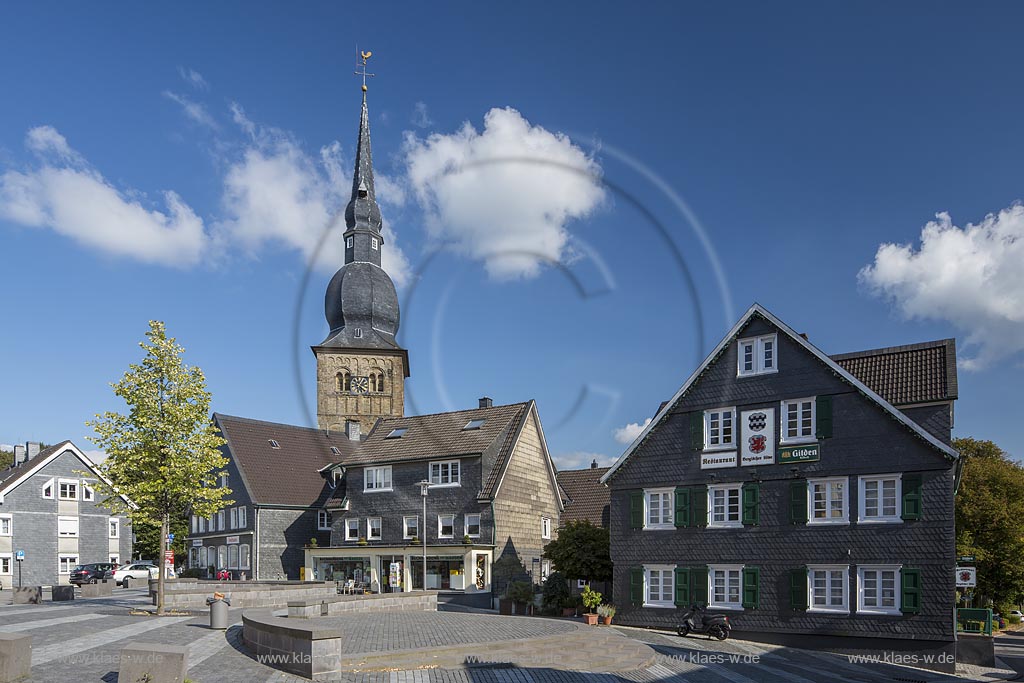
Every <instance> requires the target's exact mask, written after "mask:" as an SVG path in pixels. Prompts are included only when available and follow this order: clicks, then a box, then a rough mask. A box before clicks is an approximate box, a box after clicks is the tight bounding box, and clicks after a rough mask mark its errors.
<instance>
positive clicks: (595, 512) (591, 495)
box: [558, 467, 611, 527]
mask: <svg viewBox="0 0 1024 683" xmlns="http://www.w3.org/2000/svg"><path fill="white" fill-rule="evenodd" d="M609 469H611V468H610V467H588V468H587V469H585V470H563V471H561V472H559V473H558V485H559V486H561V487H562V490H563V491H565V495H566V496H568V498H569V502H568V503H566V505H565V511H563V512H562V516H561V522H562V523H565V522H569V521H575V520H582V519H585V520H588V521H590V523H591V524H594V525H595V526H604V527H606V526H608V506H609V504H610V503H611V490H610V489H609V488H608V487H607V486H605V485H604V484H602V483H601V477H603V476H604V473H605V472H607V471H608V470H609Z"/></svg>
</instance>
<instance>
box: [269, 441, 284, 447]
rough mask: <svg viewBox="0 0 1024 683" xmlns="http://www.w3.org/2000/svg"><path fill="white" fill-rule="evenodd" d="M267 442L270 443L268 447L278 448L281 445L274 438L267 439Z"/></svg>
mask: <svg viewBox="0 0 1024 683" xmlns="http://www.w3.org/2000/svg"><path fill="white" fill-rule="evenodd" d="M267 443H269V444H270V447H271V448H280V447H281V444H279V443H278V442H277V441H275V440H274V439H267Z"/></svg>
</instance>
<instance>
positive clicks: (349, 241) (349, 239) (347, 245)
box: [345, 235, 352, 249]
mask: <svg viewBox="0 0 1024 683" xmlns="http://www.w3.org/2000/svg"><path fill="white" fill-rule="evenodd" d="M345 248H346V249H351V248H352V236H351V235H349V236H348V237H346V238H345Z"/></svg>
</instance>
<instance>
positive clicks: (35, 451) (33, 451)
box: [25, 441, 39, 460]
mask: <svg viewBox="0 0 1024 683" xmlns="http://www.w3.org/2000/svg"><path fill="white" fill-rule="evenodd" d="M25 447H26V448H27V449H28V458H26V459H27V460H31V459H32V458H34V457H36V456H37V455H39V442H38V441H29V442H28V443H26V444H25Z"/></svg>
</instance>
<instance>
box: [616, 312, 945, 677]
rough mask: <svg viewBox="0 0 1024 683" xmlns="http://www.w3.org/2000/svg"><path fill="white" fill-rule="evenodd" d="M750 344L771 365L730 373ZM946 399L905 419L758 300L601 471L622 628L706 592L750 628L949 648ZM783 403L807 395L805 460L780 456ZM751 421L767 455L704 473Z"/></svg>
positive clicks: (838, 643)
mask: <svg viewBox="0 0 1024 683" xmlns="http://www.w3.org/2000/svg"><path fill="white" fill-rule="evenodd" d="M748 338H752V339H759V338H764V339H771V340H772V344H771V356H772V359H771V365H772V368H771V371H768V372H763V373H760V374H751V375H749V376H740V372H739V368H740V367H741V364H740V359H739V358H738V353H739V340H746V339H748ZM949 367H952V372H953V373H954V375H953V377H954V379H953V382H952V384H951V385H950V389H952V391H953V392H955V364H953V365H951V366H949ZM942 371H943V372H948V371H949V368H948V367H947V368H944V369H943V370H942ZM954 397H955V393H950V391H947V392H946V393H945V394H943V395H941V396H937V397H935V398H934V400H933V401H932V405H928V406H921V407H919V408H916V409H913V410H909V409H908V410H907V412H906V413H901V412H900V411H899V410H898V409H896V408H895V407H894V406H892V405H891V404H889V403H888V402H886V401H885V400H884V399H882V398H881V397H880V396H878V394H877V393H876V392H873V391H872V389H871V388H870V387H867V386H865V385H863V384H861V383H860V382H859V381H858V380H856V379H854V378H853V377H852V376H851V375H849V374H847V373H846V371H845V370H843V368H842V367H841V366H839V365H836V363H835V362H833V361H830V360H829V359H828V358H827V357H826V356H824V354H822V353H821V352H820V351H817V350H816V349H814V348H813V347H812V346H811V345H810V344H809V343H808V342H807V341H806V340H804V339H801V338H800V337H799V335H797V334H796V333H795V332H793V330H792V329H790V328H789V327H788V326H786V325H785V324H784V323H782V322H781V321H780V320H778V319H777V318H775V317H774V316H772V315H771V314H770V313H768V312H767V311H765V310H764V309H763V308H761V307H760V306H756V305H755V306H754V307H752V308H751V309H750V310H749V311H748V312H747V314H746V315H745V316H744V317H743V319H742V320H741V321H740V323H739V324H738V325H737V327H736V328H734V330H733V331H732V332H731V333H730V335H729V336H728V337H727V338H726V339H725V340H724V341H723V343H722V344H721V345H720V346H719V348H718V349H716V351H715V352H714V353H713V354H712V356H711V357H710V358H709V359H708V361H706V362H705V364H704V365H703V366H702V367H701V368H700V369H699V370H698V371H697V372H696V373H695V374H694V376H693V377H692V378H691V380H690V381H689V382H688V384H687V385H685V386H684V388H683V389H682V390H680V392H679V393H677V395H676V396H675V397H674V398H673V400H672V401H669V402H668V404H667V405H666V406H665V407H664V408H663V409H662V410H661V411H659V413H658V415H657V417H656V418H655V419H654V420H653V422H652V424H651V426H650V427H648V429H647V430H645V432H644V433H643V434H641V436H640V437H638V439H637V441H636V442H635V443H634V444H633V445H632V446H631V447H630V449H629V450H628V451H627V452H626V454H624V456H623V457H622V458H620V460H619V461H618V462H617V463H616V465H615V466H614V467H613V469H612V470H611V471H610V472H609V473H608V474H607V475H605V477H604V479H603V481H605V483H606V484H607V485H608V486H609V487H610V488H611V519H610V522H611V551H612V560H613V562H614V565H615V578H614V589H613V602H614V603H615V604H616V605H617V606H618V614H617V617H616V619H617V621H619V622H620V623H623V624H627V625H636V626H652V627H662V628H674V627H675V626H676V625H677V624H678V623H679V621H680V615H681V613H682V611H683V608H684V606H686V605H689V604H692V603H694V602H699V603H704V604H708V603H711V605H712V609H713V610H714V611H724V612H725V613H727V614H729V616H730V620H731V622H732V625H733V627H734V629H735V631H736V632H737V633H738V634H743V635H745V636H748V637H753V638H759V639H763V640H774V641H779V642H806V636H807V635H809V634H814V635H815V637H816V640H817V642H818V643H819V644H828V646H830V647H833V648H838V649H844V648H849V649H858V648H865V647H866V648H872V647H888V648H890V649H911V650H914V651H915V652H929V653H932V654H933V655H935V654H938V655H945V656H947V658H948V656H949V655H950V653H952V651H953V641H954V634H953V631H952V623H951V617H950V613H951V612H950V610H951V608H952V599H953V594H954V590H955V589H954V580H953V577H954V574H953V568H954V566H955V557H954V521H953V496H954V492H955V485H956V482H955V478H956V463H957V455H956V453H955V452H954V451H952V449H950V448H949V447H948V445H947V444H949V442H950V433H949V426H950V421H951V419H952V400H953V398H954ZM792 399H804V401H803V404H804V405H805V408H804V413H799V412H798V415H805V414H806V412H807V411H806V406H807V405H810V406H813V409H812V410H813V412H812V413H811V415H812V416H813V422H815V425H814V427H815V428H814V430H813V434H812V435H810V436H804V437H802V442H801V446H804V447H817V449H818V457H819V459H818V460H812V461H803V462H786V463H783V462H780V454H781V451H780V449H781V447H782V446H784V445H785V444H781V443H780V438H781V437H782V435H783V434H784V431H783V430H787V428H788V427H789V425H788V424H787V422H786V421H785V419H784V418H785V416H787V415H788V412H786V413H785V414H784V412H783V408H784V403H783V402H784V401H787V400H792ZM723 408H725V409H730V410H734V411H735V412H734V413H733V417H732V426H731V430H732V432H733V434H732V441H733V446H732V447H731V448H728V447H723V448H720V449H719V450H717V451H715V450H712V449H713V448H714V444H713V443H711V442H712V441H713V440H714V438H717V439H718V440H719V441H722V440H723V439H724V431H723V429H724V427H723V422H722V420H721V419H719V420H718V421H717V422H714V418H713V417H710V418H709V415H711V414H712V413H714V414H717V415H719V417H721V415H722V411H721V409H723ZM786 408H787V411H788V406H786ZM706 411H710V413H708V412H706ZM757 414H760V415H762V416H764V415H767V416H769V418H768V419H769V421H770V422H772V424H771V427H770V428H773V429H774V434H770V435H769V436H768V441H767V442H764V441H762V442H761V443H762V445H764V446H766V450H765V451H762V452H770V451H772V450H774V458H773V460H772V461H771V462H766V463H762V464H757V465H751V466H743V465H740V464H739V463H740V462H741V461H740V460H734V461H732V462H734V463H735V464H733V465H731V466H721V467H714V468H711V467H708V465H710V464H713V461H714V460H716V459H720V461H719V464H721V462H729V457H730V456H729V455H728V453H730V452H731V451H732V452H733V456H734V457H736V458H738V457H739V456H736V455H735V452H737V451H742V450H743V448H744V447H745V445H747V444H748V443H749V444H753V443H754V442H750V441H749V439H751V438H756V436H757V434H758V433H759V434H764V431H763V430H761V431H760V432H757V431H756V430H757V429H758V428H759V427H761V425H760V424H753V425H752V426H751V424H746V423H744V421H743V416H744V415H746V416H747V417H748V418H751V417H752V415H757ZM911 418H912V419H914V420H921V421H922V423H923V424H920V423H917V422H916V421H914V422H912V421H911ZM709 419H711V420H712V421H711V422H709ZM908 423H909V424H908ZM716 424H717V427H718V431H717V432H715V434H714V435H712V433H711V432H710V431H709V430H710V429H711V428H714V427H715V425H716ZM797 438H800V437H797ZM718 445H719V446H723V444H718ZM751 447H753V446H752V445H751ZM723 454H724V455H723ZM702 458H703V459H704V460H703V464H704V467H702ZM875 477H880V478H877V479H873V478H875ZM862 479H863V482H862ZM821 480H825V481H821ZM730 489H731V490H730ZM659 491H660V492H664V493H666V494H667V497H666V498H661V497H659V496H660V494H659V493H658V492H659ZM652 495H653V497H652ZM716 496H717V497H716ZM862 499H863V500H862ZM844 500H845V503H844V502H843V501H844ZM665 501H668V508H667V509H666V507H665V506H664V503H665ZM716 501H717V502H719V505H717V506H716ZM865 505H866V508H867V509H866V510H865ZM655 508H656V509H655ZM652 509H653V510H654V512H653V515H654V516H653V517H652ZM659 515H660V516H659ZM666 518H667V524H666ZM651 527H661V528H651ZM716 585H717V589H716ZM666 593H668V595H666ZM879 612H887V613H885V614H880V613H879ZM940 668H941V667H940Z"/></svg>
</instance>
